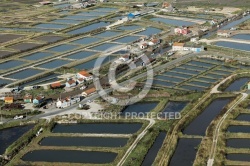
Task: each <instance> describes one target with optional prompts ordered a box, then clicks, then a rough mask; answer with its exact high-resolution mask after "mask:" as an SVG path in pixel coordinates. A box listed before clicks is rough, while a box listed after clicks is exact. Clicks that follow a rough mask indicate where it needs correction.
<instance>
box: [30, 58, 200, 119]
mask: <svg viewBox="0 0 250 166" xmlns="http://www.w3.org/2000/svg"><path fill="white" fill-rule="evenodd" d="M195 56H197V54H196V53H192V54H189V55H186V56H183V57H181V58H178V59H175V60H173V61H170V62H168V63H166V64H163V65H161V66H157V67H155V68H154V72H157V71H161V70H163V69H165V68H168V67H171V66H173V65H175V64H178V63H180V62H181V61H184V60H186V59H189V58H193V57H195ZM146 76H147V73H142V74H139V75H137V76H135V77H133V78H132V80H138V79H140V78H143V77H146ZM127 83H129V81H128V80H127V81H124V82H123V83H121V85H126V84H127ZM112 91H113V89H112V88H108V89H105V92H106V93H110V92H112ZM99 97H100V95H99V94H98V93H95V94H93V95H91V96H89V97H86V98H85V99H83V100H82V101H81V102H79V103H78V104H86V103H87V102H88V100H95V99H97V98H99ZM78 104H77V105H72V106H69V107H67V108H64V109H57V110H54V111H51V112H47V113H44V114H39V115H35V116H33V117H32V118H30V119H31V120H36V119H40V118H46V117H52V116H55V115H57V114H59V113H60V114H62V113H63V112H67V111H70V110H72V109H75V108H77V107H78Z"/></svg>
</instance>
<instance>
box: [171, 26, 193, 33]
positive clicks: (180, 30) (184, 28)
mask: <svg viewBox="0 0 250 166" xmlns="http://www.w3.org/2000/svg"><path fill="white" fill-rule="evenodd" d="M174 33H175V34H181V35H187V34H189V33H191V31H190V29H189V27H187V26H180V27H178V28H175V29H174Z"/></svg>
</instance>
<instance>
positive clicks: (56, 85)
mask: <svg viewBox="0 0 250 166" xmlns="http://www.w3.org/2000/svg"><path fill="white" fill-rule="evenodd" d="M61 86H62V85H61V83H60V82H54V83H52V84H50V88H51V89H56V88H60V87H61Z"/></svg>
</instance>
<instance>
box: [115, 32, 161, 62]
mask: <svg viewBox="0 0 250 166" xmlns="http://www.w3.org/2000/svg"><path fill="white" fill-rule="evenodd" d="M160 43H161V40H160V39H159V38H156V37H151V38H149V37H147V36H143V37H141V38H140V40H139V41H137V42H136V43H134V44H135V46H136V47H135V48H136V49H137V48H138V47H139V50H140V55H143V53H145V52H150V53H152V52H153V50H154V49H156V48H157V47H158V45H159V44H160ZM131 59H132V58H131V54H130V53H129V54H125V55H122V56H121V57H120V58H119V61H122V62H129V61H130V60H131Z"/></svg>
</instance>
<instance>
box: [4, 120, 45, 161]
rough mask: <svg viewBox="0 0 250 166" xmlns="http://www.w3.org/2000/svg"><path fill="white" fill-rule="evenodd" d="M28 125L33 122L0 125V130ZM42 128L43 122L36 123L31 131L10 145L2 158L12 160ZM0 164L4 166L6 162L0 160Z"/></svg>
mask: <svg viewBox="0 0 250 166" xmlns="http://www.w3.org/2000/svg"><path fill="white" fill-rule="evenodd" d="M30 124H35V122H31V123H30V122H27V121H24V122H10V123H5V124H3V125H0V129H6V128H11V127H15V126H20V125H30ZM41 127H43V121H40V122H38V123H37V124H36V125H35V126H34V127H33V128H32V129H31V130H29V131H28V132H26V133H25V134H24V135H22V136H21V137H20V138H18V139H17V140H16V141H15V142H14V143H12V144H11V145H10V146H9V147H8V148H7V149H6V150H5V153H4V154H3V156H6V157H7V158H8V159H12V158H13V157H15V155H17V154H18V152H19V151H20V150H22V149H23V148H25V147H26V146H27V145H28V144H29V143H30V142H31V141H32V140H33V139H34V138H35V135H36V133H37V131H38V130H39V129H40V128H41ZM0 162H1V164H3V165H4V164H6V163H7V162H8V161H7V160H3V159H1V161H0Z"/></svg>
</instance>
